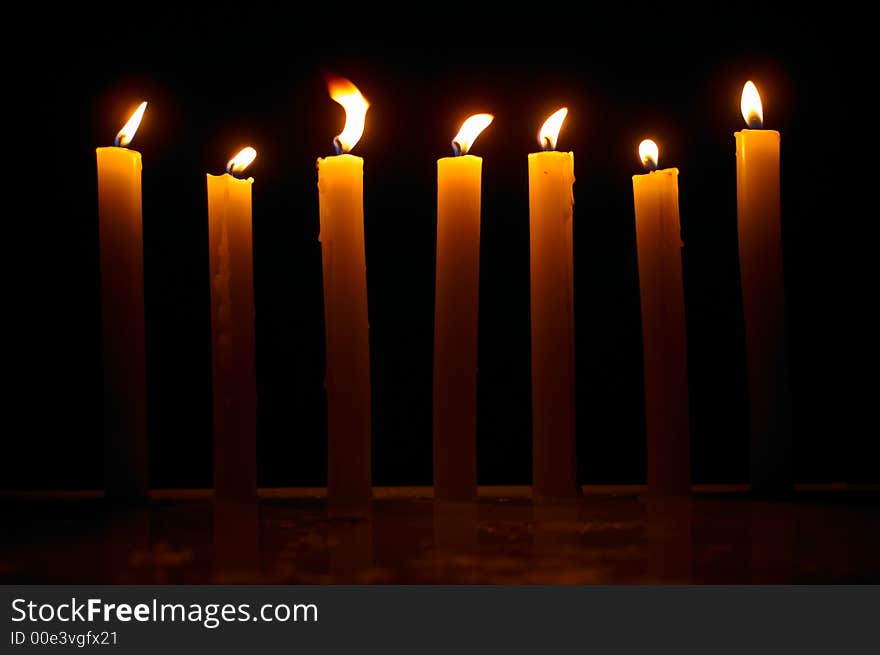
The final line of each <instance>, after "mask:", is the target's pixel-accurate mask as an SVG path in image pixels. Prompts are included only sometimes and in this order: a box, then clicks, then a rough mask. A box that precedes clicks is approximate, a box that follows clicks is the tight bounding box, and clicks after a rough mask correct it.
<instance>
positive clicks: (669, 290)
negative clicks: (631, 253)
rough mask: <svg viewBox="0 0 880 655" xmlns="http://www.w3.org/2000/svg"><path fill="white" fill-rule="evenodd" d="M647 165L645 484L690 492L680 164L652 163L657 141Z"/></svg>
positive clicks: (643, 218) (640, 195) (642, 255)
mask: <svg viewBox="0 0 880 655" xmlns="http://www.w3.org/2000/svg"><path fill="white" fill-rule="evenodd" d="M639 156H640V157H641V160H642V164H643V165H644V166H645V168H647V169H648V170H649V171H650V172H649V173H647V174H646V175H633V179H632V180H633V199H634V202H635V215H636V246H637V249H638V259H639V289H640V291H641V300H642V345H643V352H644V370H645V428H646V433H647V446H648V448H647V450H648V457H647V460H648V490H649V491H650V492H652V493H658V494H682V493H688V492H689V491H690V484H691V475H690V439H689V420H688V377H687V343H686V339H685V311H684V287H683V284H682V274H681V248H682V241H681V225H680V223H679V216H678V169H677V168H667V169H664V170H655V169H656V168H657V163H658V160H659V148H658V147H657V144H656V143H654V142H653V141H651V140H650V139H646V140H645V141H642V143H641V144H640V145H639Z"/></svg>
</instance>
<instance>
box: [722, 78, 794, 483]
mask: <svg viewBox="0 0 880 655" xmlns="http://www.w3.org/2000/svg"><path fill="white" fill-rule="evenodd" d="M741 109H742V114H743V118H744V119H745V121H746V124H747V125H748V126H749V129H745V130H742V131H740V132H737V133H736V135H735V136H736V200H737V203H736V206H737V231H738V235H739V266H740V278H741V282H742V296H743V318H744V322H745V335H746V368H747V371H748V385H749V419H750V420H749V425H750V433H751V439H750V445H751V482H752V490H753V491H755V492H757V493H759V494H772V495H776V494H785V493H788V492H789V491H790V490H791V488H792V459H791V448H792V435H791V391H790V387H789V379H788V361H787V360H788V353H787V351H788V346H787V342H786V333H785V294H784V285H783V267H782V226H781V222H780V214H781V209H780V200H779V132H777V131H775V130H764V129H761V128H762V127H763V123H764V114H763V108H762V105H761V98H760V96H759V95H758V89H757V88H756V87H755V85H754V84H753V83H752V82H746V84H745V86H744V87H743V92H742V101H741Z"/></svg>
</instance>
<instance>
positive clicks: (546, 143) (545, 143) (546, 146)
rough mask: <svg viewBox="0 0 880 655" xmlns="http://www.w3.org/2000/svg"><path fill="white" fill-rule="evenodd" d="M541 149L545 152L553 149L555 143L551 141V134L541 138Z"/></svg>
mask: <svg viewBox="0 0 880 655" xmlns="http://www.w3.org/2000/svg"><path fill="white" fill-rule="evenodd" d="M541 149H542V150H543V151H544V152H547V151H548V150H553V144H552V143H550V137H549V136H545V137H544V138H543V139H541Z"/></svg>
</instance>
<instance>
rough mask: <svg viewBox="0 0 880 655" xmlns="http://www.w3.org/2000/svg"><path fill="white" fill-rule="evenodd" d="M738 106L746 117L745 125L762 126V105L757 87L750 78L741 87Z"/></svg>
mask: <svg viewBox="0 0 880 655" xmlns="http://www.w3.org/2000/svg"><path fill="white" fill-rule="evenodd" d="M739 107H740V109H741V110H742V115H743V118H744V119H746V125H748V126H749V127H751V128H752V129H760V128H762V127H764V107H763V106H762V105H761V96H760V94H759V93H758V87H756V86H755V83H754V82H752V81H751V80H749V81H748V82H746V85H745V86H744V87H743V92H742V100H740V104H739Z"/></svg>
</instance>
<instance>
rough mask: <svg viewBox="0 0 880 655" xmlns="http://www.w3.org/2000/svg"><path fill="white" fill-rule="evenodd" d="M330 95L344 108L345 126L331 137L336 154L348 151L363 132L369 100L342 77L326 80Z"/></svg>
mask: <svg viewBox="0 0 880 655" xmlns="http://www.w3.org/2000/svg"><path fill="white" fill-rule="evenodd" d="M327 90H328V91H329V92H330V97H331V98H333V99H334V100H335V101H336V102H338V103H339V104H340V105H342V108H343V109H345V127H344V128H343V129H342V132H340V133H339V134H337V135H336V138H335V139H333V145H334V146H335V147H336V152H337V154H340V153H343V152H350V151H351V149H352V148H354V146H355V144H356V143H357V142H358V141H360V138H361V136H363V134H364V120H365V119H366V116H367V109H369V107H370V103H369V101H368V100H367V99H366V98H365V97H364V96H362V95H361V92H360V91H358V88H357V87H356V86H355V85H354V84H352V83H351V82H349V81H348V80H347V79H345V78H344V77H333V78H330V79H328V80H327Z"/></svg>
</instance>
